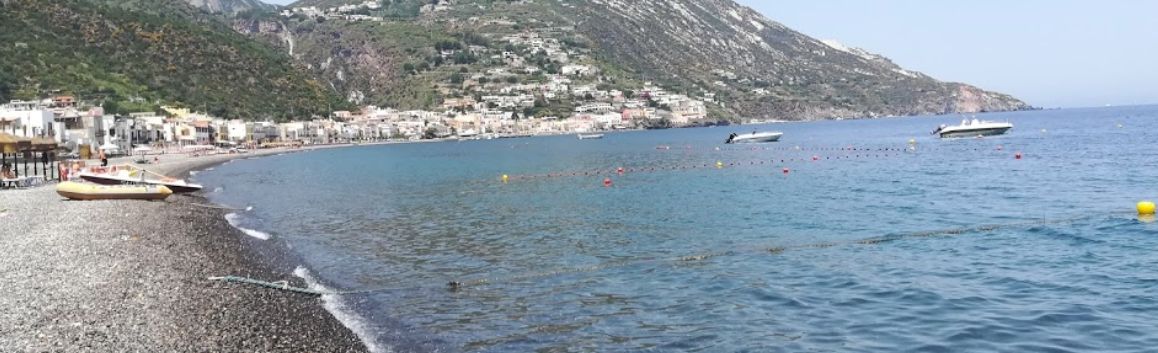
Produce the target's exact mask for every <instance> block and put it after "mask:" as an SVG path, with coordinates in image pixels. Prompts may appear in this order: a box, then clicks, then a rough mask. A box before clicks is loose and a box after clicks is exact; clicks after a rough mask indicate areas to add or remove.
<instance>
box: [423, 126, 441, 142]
mask: <svg viewBox="0 0 1158 353" xmlns="http://www.w3.org/2000/svg"><path fill="white" fill-rule="evenodd" d="M436 137H438V129H435V128H433V127H428V128H426V131H423V132H422V138H423V139H426V140H430V139H434V138H436Z"/></svg>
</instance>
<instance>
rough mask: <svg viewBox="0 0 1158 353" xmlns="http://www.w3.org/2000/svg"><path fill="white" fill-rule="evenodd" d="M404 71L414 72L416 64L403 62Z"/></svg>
mask: <svg viewBox="0 0 1158 353" xmlns="http://www.w3.org/2000/svg"><path fill="white" fill-rule="evenodd" d="M402 71H406V73H408V74H409V73H413V72H414V64H411V63H405V64H402Z"/></svg>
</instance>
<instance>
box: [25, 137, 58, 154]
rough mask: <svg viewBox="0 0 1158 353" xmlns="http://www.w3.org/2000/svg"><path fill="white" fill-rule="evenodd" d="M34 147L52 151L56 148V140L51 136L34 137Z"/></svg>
mask: <svg viewBox="0 0 1158 353" xmlns="http://www.w3.org/2000/svg"><path fill="white" fill-rule="evenodd" d="M31 142H32V149H34V150H37V151H51V150H54V149H56V146H57V144H56V140H53V139H52V138H51V137H33V138H32V141H31Z"/></svg>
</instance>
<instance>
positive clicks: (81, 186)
mask: <svg viewBox="0 0 1158 353" xmlns="http://www.w3.org/2000/svg"><path fill="white" fill-rule="evenodd" d="M56 193H57V194H59V195H60V196H64V197H66V198H68V199H70V200H164V199H165V198H168V197H169V195H172V194H173V191H172V190H169V188H167V187H165V186H163V185H97V184H86V183H78V182H75V181H66V182H62V183H60V184H57V185H56Z"/></svg>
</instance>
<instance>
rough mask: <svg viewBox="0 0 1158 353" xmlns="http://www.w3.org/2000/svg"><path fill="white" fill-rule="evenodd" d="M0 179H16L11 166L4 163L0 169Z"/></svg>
mask: <svg viewBox="0 0 1158 353" xmlns="http://www.w3.org/2000/svg"><path fill="white" fill-rule="evenodd" d="M0 178H4V179H16V174H15V173H13V172H12V165H11V164H8V163H4V167H3V168H0Z"/></svg>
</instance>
